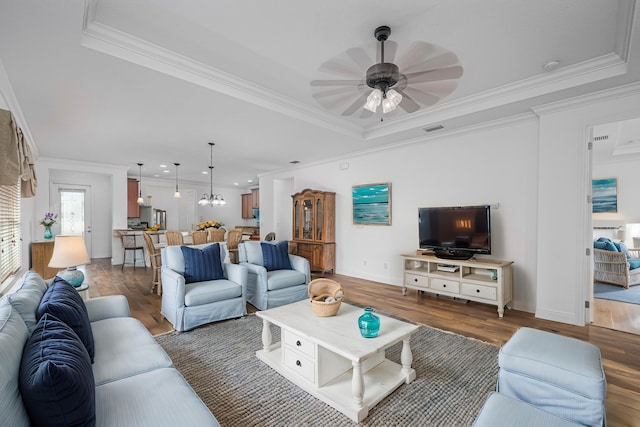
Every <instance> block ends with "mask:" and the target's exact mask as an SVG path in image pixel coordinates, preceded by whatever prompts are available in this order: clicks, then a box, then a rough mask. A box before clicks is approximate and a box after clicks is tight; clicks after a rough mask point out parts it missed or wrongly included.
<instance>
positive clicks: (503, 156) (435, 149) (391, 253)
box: [260, 115, 538, 311]
mask: <svg viewBox="0 0 640 427" xmlns="http://www.w3.org/2000/svg"><path fill="white" fill-rule="evenodd" d="M537 144H538V121H537V119H536V118H535V117H533V115H530V116H527V117H521V118H519V119H518V120H513V121H506V122H504V123H500V124H495V125H494V126H491V127H479V128H474V129H469V130H466V131H464V132H456V133H452V134H450V135H442V136H437V137H432V138H427V137H425V138H424V139H423V140H421V141H419V142H416V143H413V144H407V145H403V146H400V147H396V148H391V149H385V150H378V151H373V152H370V153H366V154H361V155H358V156H354V157H349V158H344V159H338V160H335V161H331V162H327V163H320V164H316V165H311V166H307V167H301V168H297V169H294V170H292V171H287V172H283V173H275V174H266V175H261V176H260V206H261V216H262V218H261V222H262V227H261V228H264V229H265V230H266V229H267V228H274V229H275V226H276V224H277V223H278V222H279V219H277V218H274V212H277V211H278V210H281V211H283V212H284V211H287V212H290V210H291V200H290V198H289V200H288V201H286V202H285V201H284V199H283V198H282V197H281V196H278V195H276V193H277V192H276V190H275V188H276V186H277V185H280V181H281V180H287V179H291V178H292V179H293V182H294V188H293V190H294V191H293V192H298V191H301V190H303V189H305V188H312V189H314V190H325V191H334V192H336V271H337V272H338V273H340V274H346V275H350V276H355V277H361V278H365V279H369V280H374V281H379V282H383V283H389V284H394V285H400V284H401V283H402V262H401V259H400V254H402V253H414V252H415V250H416V249H417V247H418V221H417V214H418V207H424V206H451V205H477V204H492V205H493V206H494V209H493V210H492V240H493V241H492V257H493V258H496V259H505V260H512V261H514V282H515V284H516V285H515V291H514V294H515V301H514V307H516V308H518V309H521V310H526V311H533V310H534V308H535V307H534V305H533V302H534V301H535V291H536V286H535V283H536V280H535V275H536V262H535V230H536V216H537V213H536V210H535V206H536V197H537V193H536V185H537V183H536V177H537V172H536V171H537V163H536V158H537V150H538V146H537ZM345 163H348V169H343V168H341V165H342V166H343V167H344V166H345V165H344V164H345ZM379 182H390V183H391V186H392V188H391V190H392V191H391V192H392V225H391V226H363V225H354V224H353V222H352V206H351V188H352V186H353V185H359V184H367V183H379ZM274 195H275V198H276V200H278V204H279V206H278V207H275V206H274V202H273V200H274ZM285 203H287V205H286V206H284V204H285ZM496 207H497V209H495V208H496ZM289 217H290V213H289ZM282 222H284V221H282ZM289 224H290V219H289ZM289 227H290V225H289ZM289 234H290V231H289ZM278 239H279V240H280V236H279V237H278ZM398 297H399V298H402V296H401V293H400V290H398Z"/></svg>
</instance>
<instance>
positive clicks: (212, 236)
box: [207, 227, 226, 243]
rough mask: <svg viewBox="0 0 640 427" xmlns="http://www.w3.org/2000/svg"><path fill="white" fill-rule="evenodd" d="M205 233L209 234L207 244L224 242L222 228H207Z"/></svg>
mask: <svg viewBox="0 0 640 427" xmlns="http://www.w3.org/2000/svg"><path fill="white" fill-rule="evenodd" d="M207 232H208V233H209V243H211V242H224V233H225V232H226V230H225V229H224V228H213V227H211V228H208V229H207Z"/></svg>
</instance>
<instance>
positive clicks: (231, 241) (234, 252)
mask: <svg viewBox="0 0 640 427" xmlns="http://www.w3.org/2000/svg"><path fill="white" fill-rule="evenodd" d="M241 240H242V229H241V228H237V229H235V230H229V232H228V233H227V251H228V252H229V261H230V262H231V263H232V264H237V263H238V262H239V261H238V245H239V244H240V241H241Z"/></svg>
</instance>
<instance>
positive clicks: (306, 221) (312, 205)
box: [290, 189, 336, 272]
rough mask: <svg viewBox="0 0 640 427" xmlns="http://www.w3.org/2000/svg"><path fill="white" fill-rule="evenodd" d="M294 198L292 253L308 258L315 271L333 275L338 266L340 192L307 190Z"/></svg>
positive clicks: (293, 196)
mask: <svg viewBox="0 0 640 427" xmlns="http://www.w3.org/2000/svg"><path fill="white" fill-rule="evenodd" d="M291 197H292V198H293V240H292V241H291V242H290V250H291V253H292V254H294V255H300V256H302V257H304V258H306V259H308V260H309V264H310V267H311V270H312V271H322V272H325V271H331V272H333V271H334V270H335V267H336V243H335V216H336V215H335V214H336V193H332V192H327V191H315V190H310V189H306V190H303V191H301V192H300V193H296V194H294V195H292V196H291Z"/></svg>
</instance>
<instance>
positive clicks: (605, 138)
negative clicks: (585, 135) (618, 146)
mask: <svg viewBox="0 0 640 427" xmlns="http://www.w3.org/2000/svg"><path fill="white" fill-rule="evenodd" d="M607 139H609V135H602V136H596V137H594V138H593V140H594V141H606V140H607Z"/></svg>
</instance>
